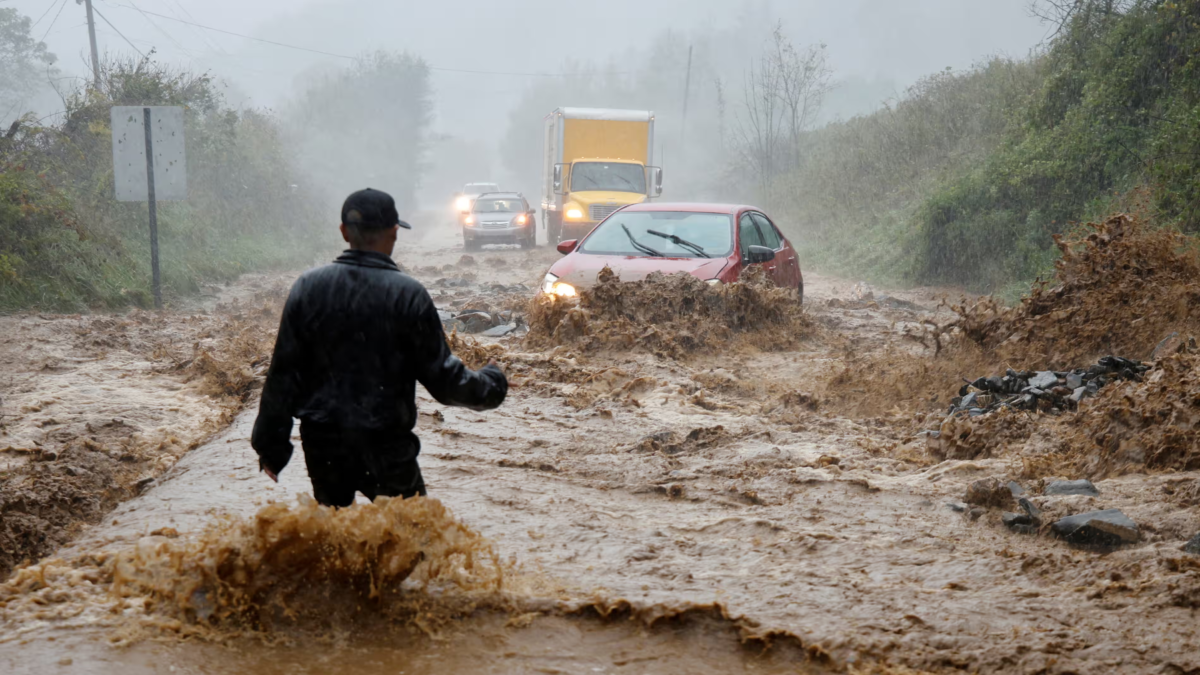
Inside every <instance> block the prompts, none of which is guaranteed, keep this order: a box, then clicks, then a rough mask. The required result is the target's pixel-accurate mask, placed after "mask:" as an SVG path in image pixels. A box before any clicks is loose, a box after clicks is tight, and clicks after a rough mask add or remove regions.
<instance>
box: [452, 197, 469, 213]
mask: <svg viewBox="0 0 1200 675" xmlns="http://www.w3.org/2000/svg"><path fill="white" fill-rule="evenodd" d="M454 205H455V206H457V207H458V210H459V211H469V210H471V198H470V197H459V198H458V199H457V200H455V201H454Z"/></svg>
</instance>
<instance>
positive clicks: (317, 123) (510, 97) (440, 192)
mask: <svg viewBox="0 0 1200 675" xmlns="http://www.w3.org/2000/svg"><path fill="white" fill-rule="evenodd" d="M0 6H7V7H12V8H15V9H17V10H18V11H19V12H20V13H22V14H24V15H26V16H28V17H31V18H32V19H34V20H35V21H36V23H35V24H34V25H33V27H32V30H31V31H30V32H31V34H32V36H33V37H34V38H35V39H39V38H43V39H44V42H45V43H46V45H47V47H48V48H49V51H50V52H52V53H53V54H54V55H55V56H56V57H57V61H56V62H55V64H54V67H55V68H56V69H57V71H58V72H57V73H54V75H53V77H54V78H55V85H56V86H57V87H58V88H59V89H60V90H61V91H66V90H67V89H68V88H69V87H70V86H71V85H73V84H82V83H83V82H84V80H83V79H82V78H86V77H87V76H88V74H89V66H88V56H87V54H88V48H87V44H88V43H87V29H86V25H85V14H84V7H83V6H82V5H80V4H77V3H76V0H9V1H8V2H4V3H0ZM95 8H96V10H97V12H98V13H100V14H101V16H98V17H97V19H96V23H97V33H98V41H99V44H100V50H101V52H102V53H107V54H109V55H110V56H111V55H112V54H114V53H116V54H133V53H134V51H133V48H134V47H136V48H137V50H138V51H139V52H141V53H142V54H149V53H150V51H151V50H154V52H155V56H154V58H155V59H156V60H158V61H160V62H164V63H167V64H173V65H177V66H180V67H183V68H186V69H188V70H190V71H192V72H207V73H209V74H210V75H212V76H213V77H214V78H215V79H216V80H217V81H218V83H219V88H220V90H221V91H222V92H223V93H224V95H225V97H226V100H227V102H228V103H229V104H230V105H231V106H233V107H235V108H243V109H246V108H257V109H268V110H271V111H274V112H275V113H276V114H278V115H279V116H280V117H281V118H282V119H284V120H285V122H286V126H287V127H288V128H289V132H290V133H289V136H290V139H291V143H292V144H293V145H294V146H295V147H296V149H297V150H298V153H299V157H300V159H301V162H302V165H303V168H304V170H305V173H306V175H307V176H309V177H310V180H311V182H312V184H313V185H312V186H306V187H309V188H312V189H321V191H322V192H323V193H324V192H326V189H327V191H328V193H329V194H330V195H337V194H340V193H342V192H344V191H346V190H347V189H349V188H351V187H354V186H361V185H363V184H372V185H375V186H377V187H380V188H383V189H391V190H393V191H394V192H396V193H398V194H397V196H398V198H400V200H401V202H402V204H403V205H404V207H405V208H406V209H407V210H408V211H410V212H412V211H415V210H417V209H438V208H441V207H442V206H443V205H444V204H445V203H448V200H449V198H450V193H451V192H453V191H454V190H456V189H457V188H458V187H460V186H461V185H462V184H463V183H464V182H469V181H484V180H497V181H499V182H501V183H502V185H503V186H504V187H506V188H511V189H519V190H522V191H524V192H525V193H526V194H527V195H528V196H530V198H531V200H533V201H536V200H537V195H538V193H537V185H538V180H539V176H538V173H537V172H538V170H539V169H538V167H539V164H538V157H539V153H540V152H541V147H540V136H539V130H540V121H541V118H542V116H543V115H545V114H546V113H548V112H549V111H550V110H551V109H553V108H555V107H558V106H603V107H631V108H652V109H654V110H655V111H656V113H657V114H658V123H659V129H658V141H659V145H660V152H661V153H662V154H661V155H660V156H661V157H663V161H662V164H663V165H664V169H665V172H666V191H665V193H664V198H669V199H674V198H678V199H694V198H721V199H733V198H749V197H750V196H747V195H744V194H737V193H738V192H743V193H744V192H745V190H744V189H743V187H742V186H739V185H737V183H738V181H737V180H736V177H734V178H732V179H731V178H730V177H729V175H728V172H727V167H723V166H721V165H722V164H728V163H729V153H728V152H726V151H723V150H722V148H721V147H720V146H721V145H722V144H727V143H728V141H729V139H730V137H731V131H730V130H731V129H732V128H733V127H735V126H736V125H737V124H738V123H739V120H740V119H741V118H742V117H744V116H745V112H744V111H743V110H742V109H741V108H742V104H741V102H740V101H741V98H742V95H743V90H744V88H745V84H746V79H747V76H748V73H750V72H751V68H752V67H753V66H754V64H755V62H756V60H757V59H760V58H761V56H762V52H763V49H764V46H765V45H767V44H768V43H769V41H770V39H771V33H772V31H773V30H774V29H775V28H777V27H780V28H781V30H782V32H783V33H784V35H785V36H786V37H787V39H788V40H789V41H790V42H791V43H792V44H794V45H795V46H796V47H797V48H798V49H808V48H810V47H819V46H820V45H824V46H825V47H824V50H823V51H824V54H825V61H826V63H827V65H828V68H829V70H830V73H831V77H830V84H831V85H832V86H831V88H830V90H829V93H828V94H827V95H826V96H825V98H824V101H823V104H822V105H821V107H820V110H819V114H818V116H817V117H816V118H815V119H813V120H811V123H810V125H811V126H816V125H819V124H823V123H825V122H828V121H832V120H838V119H847V118H850V117H853V116H855V115H861V114H865V113H869V112H872V111H874V110H876V109H878V108H879V107H880V106H881V105H883V104H884V103H885V102H887V101H892V100H895V99H896V98H897V97H899V96H900V95H902V94H903V92H904V91H905V90H906V89H907V88H908V87H910V86H912V85H913V84H914V83H916V82H917V81H918V80H919V79H920V78H921V77H922V76H926V75H929V74H931V73H937V72H941V71H945V70H946V69H948V68H949V69H952V70H955V71H959V70H964V69H967V68H970V67H971V66H972V65H975V64H977V63H979V62H980V61H982V60H983V59H985V58H987V57H989V56H994V55H1008V56H1012V57H1024V56H1025V55H1027V54H1028V53H1029V51H1030V50H1031V49H1032V48H1034V47H1035V45H1037V44H1039V43H1040V42H1041V41H1042V40H1043V39H1044V38H1045V37H1046V31H1047V29H1046V26H1045V25H1043V24H1042V23H1041V22H1040V21H1039V20H1037V19H1036V18H1034V17H1032V16H1030V14H1029V12H1028V9H1027V4H1026V3H1025V2H1024V1H1023V0H1010V1H1002V2H995V1H989V0H925V1H923V2H920V3H897V2H891V1H888V0H857V1H853V2H840V3H829V2H816V1H810V0H787V1H776V2H771V1H769V0H660V1H659V2H656V3H645V2H641V1H637V0H608V1H607V2H605V3H602V4H597V3H594V2H575V1H562V2H549V1H548V0H509V1H508V2H503V3H499V2H494V1H492V0H489V1H483V0H463V1H460V2H455V3H444V2H415V1H405V2H395V1H387V0H343V1H338V2H331V1H324V2H321V1H308V2H303V1H302V2H296V1H289V2H284V1H283V0H256V1H255V2H252V3H251V2H244V1H235V0H95ZM110 23H111V25H110ZM192 24H198V25H202V26H206V27H208V28H201V27H199V26H198V25H192ZM212 29H220V30H221V31H227V32H218V31H217V30H212ZM118 31H119V34H118ZM229 33H238V34H242V35H245V36H251V37H254V38H258V39H260V40H269V41H273V42H278V43H283V44H287V45H291V46H293V47H300V48H303V49H297V48H285V47H281V46H277V45H272V44H267V43H264V42H256V41H253V40H250V39H246V38H244V37H238V36H235V35H231V34H229ZM122 35H123V36H124V37H122ZM130 43H132V46H131V44H130ZM689 48H690V49H691V50H692V53H693V62H692V68H691V78H690V83H688V84H690V86H688V88H689V90H690V91H689V96H688V99H689V102H688V104H689V110H688V120H687V130H686V134H687V135H686V136H683V135H682V134H683V133H684V129H682V128H681V120H682V113H683V93H684V88H685V81H686V80H687V79H688V68H687V58H688V50H689ZM305 49H307V50H314V51H305ZM317 51H319V52H325V53H323V54H322V53H315V52H317ZM381 54H389V55H391V56H386V57H385V56H380V55H381ZM377 58H394V59H408V60H410V63H409V65H411V66H413V67H415V68H419V69H422V70H425V74H426V75H427V79H425V81H424V82H423V83H421V84H420V86H418V87H416V89H401V88H397V87H395V86H394V83H392V84H388V81H387V80H386V79H385V80H383V81H377V80H372V79H370V77H366V76H364V75H363V71H364V69H365V70H368V71H369V70H370V69H371V67H372V66H371V63H372V60H373V59H377ZM375 65H376V66H377V65H378V64H375ZM393 65H396V64H393ZM467 71H474V72H467ZM480 71H483V72H480ZM356 72H357V73H358V75H357V77H358V78H359V79H358V80H355V79H354V78H355V77H356V76H355V75H354V73H356ZM398 72H399V71H396V72H392V73H390V74H389V75H388V77H397V76H398V75H397V73H398ZM414 72H415V71H414ZM402 77H409V76H408V75H403V76H402ZM339 80H340V84H339V83H338V82H337V81H339ZM355 82H357V83H358V84H359V85H362V86H361V87H360V89H367V90H371V89H375V91H373V92H371V93H367V94H364V93H363V92H362V91H357V92H354V91H353V90H354V89H355ZM322 87H323V88H325V89H326V90H327V91H326V93H328V94H330V95H336V94H335V93H334V92H336V91H341V92H343V93H344V95H345V97H346V105H344V106H342V107H338V106H337V105H335V104H331V103H324V104H320V105H314V103H313V101H314V96H313V94H312V91H313V90H314V89H320V88H322ZM339 87H340V89H339ZM422 97H424V100H417V99H420V98H422ZM334 100H336V99H334ZM16 104H17V105H15V107H13V109H12V110H10V111H9V113H7V116H6V118H5V119H4V120H0V121H2V122H3V123H5V124H7V123H8V122H9V120H10V119H11V118H12V117H14V116H15V115H17V114H18V111H20V110H33V111H35V112H36V114H37V115H38V116H39V117H40V118H49V119H51V120H52V119H53V116H54V115H55V114H61V111H62V110H63V108H64V105H63V102H62V96H61V95H59V94H57V93H55V92H54V91H52V90H51V89H50V88H49V87H42V88H40V89H39V90H38V91H36V92H31V93H30V94H29V95H28V96H27V97H25V100H22V101H18V102H16ZM322 106H323V107H324V110H320V111H314V108H319V107H322ZM8 107H9V106H2V108H8ZM0 111H2V110H0ZM414 120H423V126H420V128H419V129H418V134H417V136H416V137H410V136H411V133H410V132H411V130H412V129H414V128H415V127H414V126H413V122H414ZM405 129H408V130H409V131H405ZM350 132H353V139H352V140H351V141H350V142H348V141H347V140H346V139H347V134H348V133H350ZM406 134H407V135H406ZM371 139H374V141H372V140H371ZM348 147H352V148H354V153H353V154H347V153H345V152H341V153H339V152H338V149H339V148H341V149H346V148H348ZM725 150H727V148H725ZM408 181H412V182H413V183H415V185H414V187H413V189H412V190H409V189H407V188H406V187H404V185H405V184H406V183H407V182H408ZM389 183H390V184H389ZM317 186H321V188H317ZM333 199H334V197H333V196H330V197H329V200H331V201H332V200H333Z"/></svg>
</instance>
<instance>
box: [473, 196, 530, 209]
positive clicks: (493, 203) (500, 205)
mask: <svg viewBox="0 0 1200 675" xmlns="http://www.w3.org/2000/svg"><path fill="white" fill-rule="evenodd" d="M523 210H524V209H522V208H521V200H520V199H518V198H516V197H483V198H481V199H476V200H475V213H515V212H519V211H523Z"/></svg>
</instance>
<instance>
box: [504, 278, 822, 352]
mask: <svg viewBox="0 0 1200 675" xmlns="http://www.w3.org/2000/svg"><path fill="white" fill-rule="evenodd" d="M529 325H530V333H529V336H528V337H527V338H526V339H527V340H528V342H529V344H530V346H532V347H534V348H546V347H552V346H557V345H570V346H575V347H579V348H582V349H603V348H609V349H638V350H643V351H647V352H650V353H653V354H656V355H659V356H666V357H671V358H681V357H684V356H686V355H688V354H691V353H694V352H696V351H697V350H701V349H704V348H707V347H711V346H714V345H718V344H730V343H735V342H736V343H737V344H740V345H745V346H752V347H755V348H758V349H763V350H776V349H782V348H786V347H790V346H793V345H795V344H796V343H797V342H799V341H800V340H802V339H804V338H806V337H810V336H811V335H812V334H813V331H814V325H813V323H812V321H811V320H810V319H809V318H808V316H807V315H806V314H805V312H804V311H803V309H802V308H801V305H800V302H799V299H798V297H797V295H796V292H795V291H793V290H789V289H782V288H779V287H777V286H775V285H774V284H773V283H772V282H771V281H770V280H769V279H768V278H767V276H766V273H765V272H764V271H763V270H762V269H761V268H759V267H750V268H747V270H746V272H745V273H743V275H742V278H741V279H740V280H738V281H737V282H735V283H732V284H720V285H715V286H714V285H710V284H707V283H705V282H704V281H701V280H700V279H697V278H695V277H693V276H691V275H687V274H672V275H662V274H652V275H650V276H648V277H646V278H645V279H643V280H640V281H632V282H623V281H621V280H620V278H619V277H617V275H616V273H614V272H613V271H612V270H611V269H608V268H605V269H604V270H602V271H601V272H600V275H599V276H598V277H597V283H596V285H595V286H593V287H592V288H589V289H586V290H584V291H582V292H581V293H580V296H579V298H578V300H572V299H563V298H559V297H554V296H548V295H541V296H538V297H537V298H535V299H534V300H533V301H532V304H531V307H530V310H529Z"/></svg>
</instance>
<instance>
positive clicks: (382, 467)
mask: <svg viewBox="0 0 1200 675" xmlns="http://www.w3.org/2000/svg"><path fill="white" fill-rule="evenodd" d="M300 441H301V443H302V444H303V446H304V463H305V464H306V465H307V466H308V477H309V478H310V479H311V480H312V486H313V496H314V497H316V499H317V502H318V503H320V504H324V505H325V506H350V505H351V504H353V503H354V493H355V492H361V493H363V494H364V495H366V497H367V499H370V500H374V499H375V498H376V497H379V496H385V497H404V498H406V499H407V498H409V497H415V496H416V495H421V496H425V480H424V479H423V478H422V477H421V467H419V466H417V449H416V448H413V447H410V444H409V443H407V442H404V441H403V440H398V439H397V438H396V437H395V436H394V435H387V436H384V435H379V434H365V433H362V432H358V431H354V430H347V429H339V428H337V427H330V426H327V425H317V424H312V423H308V424H305V423H303V422H301V424H300Z"/></svg>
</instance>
